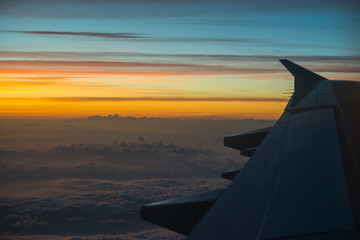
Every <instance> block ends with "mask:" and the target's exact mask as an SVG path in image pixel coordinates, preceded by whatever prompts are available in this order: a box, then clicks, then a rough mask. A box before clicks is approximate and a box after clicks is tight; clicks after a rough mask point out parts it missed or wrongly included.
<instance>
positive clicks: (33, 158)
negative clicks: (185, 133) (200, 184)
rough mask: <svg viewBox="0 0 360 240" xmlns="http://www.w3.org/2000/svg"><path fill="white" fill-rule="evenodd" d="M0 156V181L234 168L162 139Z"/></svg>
mask: <svg viewBox="0 0 360 240" xmlns="http://www.w3.org/2000/svg"><path fill="white" fill-rule="evenodd" d="M1 156H2V162H1V163H2V166H3V167H2V169H0V173H1V177H0V179H1V180H2V181H12V180H16V179H18V180H20V179H23V180H26V179H27V180H35V179H37V180H41V179H59V178H79V179H81V178H89V177H91V178H97V179H135V178H152V177H160V176H161V177H185V176H187V177H191V176H202V177H217V176H218V175H219V173H220V172H221V171H225V170H228V169H232V168H234V166H236V164H234V162H233V161H232V160H231V158H230V159H229V158H228V157H227V156H221V155H220V153H218V152H214V151H212V150H210V149H206V148H202V147H183V146H178V145H176V144H172V143H167V144H164V143H161V142H154V143H137V142H134V143H126V142H120V143H118V142H113V143H110V144H85V143H84V144H71V145H57V146H56V147H54V148H53V149H50V150H47V151H45V152H39V151H36V150H25V151H16V150H15V151H7V150H3V151H2V154H1ZM48 159H51V161H49V160H48ZM30 163H31V164H30Z"/></svg>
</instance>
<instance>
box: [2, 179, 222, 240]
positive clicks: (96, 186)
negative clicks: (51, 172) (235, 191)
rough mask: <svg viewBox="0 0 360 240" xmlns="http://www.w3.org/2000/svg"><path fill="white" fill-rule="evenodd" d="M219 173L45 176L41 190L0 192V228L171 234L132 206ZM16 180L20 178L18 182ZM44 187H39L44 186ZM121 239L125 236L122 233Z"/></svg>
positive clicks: (213, 185) (194, 187)
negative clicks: (121, 177) (2, 194)
mask: <svg viewBox="0 0 360 240" xmlns="http://www.w3.org/2000/svg"><path fill="white" fill-rule="evenodd" d="M227 183H228V182H226V181H224V180H220V179H194V178H193V179H148V180H135V181H121V182H118V181H104V180H81V181H79V180H72V179H62V180H57V181H51V182H48V183H47V186H45V187H44V186H43V185H42V186H39V190H40V189H42V190H43V192H42V194H40V195H37V196H36V197H35V196H23V197H21V198H16V199H14V198H4V197H3V198H1V199H0V207H1V209H6V211H0V218H1V219H2V226H1V228H0V234H4V233H7V234H11V233H12V234H17V235H19V234H27V235H36V234H53V235H70V234H71V235H82V234H84V235H85V234H88V235H97V234H119V235H120V234H121V235H120V236H122V235H123V236H124V237H125V236H126V235H128V237H129V236H133V237H136V238H137V237H138V238H141V236H144V237H145V239H154V237H155V236H157V235H158V236H159V237H161V236H163V235H167V236H172V237H176V236H177V234H174V233H171V232H169V231H165V232H164V230H160V231H159V232H157V231H156V230H155V231H154V230H151V231H152V233H151V235H152V237H150V236H148V234H145V231H148V229H154V227H155V226H154V225H152V224H149V223H147V222H145V221H143V220H141V219H140V218H139V213H138V207H139V206H141V205H143V204H145V203H149V202H154V201H160V200H164V199H169V198H173V197H179V196H186V195H192V194H196V193H200V192H206V191H211V190H213V189H219V188H224V187H225V186H226V185H227ZM19 184H24V183H21V182H19ZM44 188H45V189H44ZM125 239H127V238H125Z"/></svg>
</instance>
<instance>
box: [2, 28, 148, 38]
mask: <svg viewBox="0 0 360 240" xmlns="http://www.w3.org/2000/svg"><path fill="white" fill-rule="evenodd" d="M0 32H12V33H24V34H34V35H58V36H81V37H102V38H125V39H128V38H130V39H134V38H142V37H141V36H139V35H138V34H134V33H101V32H56V31H9V30H1V31H0Z"/></svg>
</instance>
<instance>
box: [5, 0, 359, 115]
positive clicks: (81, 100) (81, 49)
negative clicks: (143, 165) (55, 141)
mask: <svg viewBox="0 0 360 240" xmlns="http://www.w3.org/2000/svg"><path fill="white" fill-rule="evenodd" d="M359 13H360V4H359V2H358V1H352V0H347V1H338V0H330V1H324V0H314V1H305V2H304V1H298V0H295V1H286V2H284V1H278V0H275V1H265V0H257V1H250V0H244V1H232V0H225V1H215V0H210V1H205V0H193V1H188V0H171V1H164V0H132V1H130V0H119V1H115V0H103V1H100V0H75V1H70V0H64V1H52V0H50V1H44V0H30V1H29V0H27V1H25V0H12V1H4V0H1V1H0V61H1V62H0V86H1V87H0V92H1V93H0V98H1V102H2V104H1V105H0V118H74V117H75V118H77V117H87V116H91V115H102V116H104V115H108V114H119V115H120V116H135V117H143V116H147V117H150V116H154V117H168V118H169V117H170V118H174V117H180V118H184V117H185V118H188V117H190V118H198V117H201V118H225V119H226V118H227V119H229V118H230V119H246V118H254V119H276V118H278V117H279V116H280V115H281V113H282V111H283V109H284V108H285V105H286V103H287V101H288V99H289V97H290V96H291V92H292V91H293V77H292V76H291V75H290V74H289V73H287V72H286V70H285V68H284V67H283V66H281V64H280V63H279V62H278V59H280V58H288V59H290V60H292V61H294V62H296V63H298V64H301V65H303V66H305V67H308V68H309V69H311V70H313V71H316V72H317V73H319V74H321V75H323V76H325V77H327V78H329V79H349V80H358V81H359V80H360V75H359V72H360V57H359V56H360V46H359V43H358V42H359V38H360V14H359Z"/></svg>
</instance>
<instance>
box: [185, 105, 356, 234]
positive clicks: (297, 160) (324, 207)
mask: <svg viewBox="0 0 360 240" xmlns="http://www.w3.org/2000/svg"><path fill="white" fill-rule="evenodd" d="M353 228H354V224H353V217H352V212H351V207H350V201H349V198H348V192H347V186H346V181H345V176H344V170H343V166H342V160H341V154H340V149H339V142H338V137H337V132H336V125H335V120H334V113H333V109H332V108H327V109H320V110H313V111H308V112H302V113H298V114H291V113H284V114H283V116H282V117H281V118H280V120H279V121H278V122H277V123H276V125H275V126H274V128H273V129H272V130H271V131H270V133H269V134H268V136H267V137H266V138H265V139H264V141H263V142H262V144H261V145H260V147H259V148H258V150H257V151H256V152H255V154H254V155H253V156H252V158H251V159H250V160H249V162H248V163H247V164H246V166H245V167H244V168H243V169H242V171H241V174H239V175H238V176H237V177H236V178H235V179H234V180H233V183H232V184H231V185H230V186H229V188H228V189H227V190H226V191H225V192H224V193H223V194H222V195H221V197H220V198H219V199H218V201H217V202H216V203H215V204H214V206H213V207H212V208H211V209H210V210H209V212H208V213H207V214H206V215H205V217H204V218H203V219H202V220H201V221H200V223H199V224H198V225H197V226H196V227H195V229H194V230H193V231H192V232H191V234H190V236H189V239H270V238H271V239H276V238H279V237H288V236H302V235H307V234H316V233H324V232H339V231H349V230H352V229H353Z"/></svg>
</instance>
